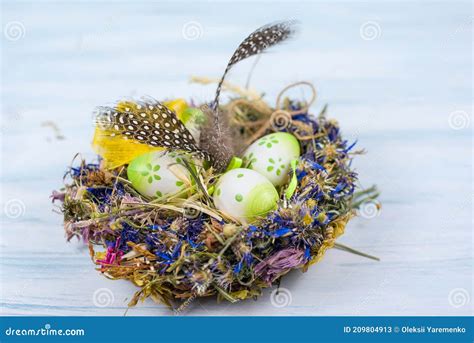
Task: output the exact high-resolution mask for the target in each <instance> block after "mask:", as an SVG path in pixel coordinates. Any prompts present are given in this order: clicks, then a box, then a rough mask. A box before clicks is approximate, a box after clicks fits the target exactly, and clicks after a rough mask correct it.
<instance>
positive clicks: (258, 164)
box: [243, 132, 300, 186]
mask: <svg viewBox="0 0 474 343" xmlns="http://www.w3.org/2000/svg"><path fill="white" fill-rule="evenodd" d="M299 156H300V144H299V142H298V140H297V139H296V137H295V136H293V135H292V134H290V133H287V132H276V133H271V134H269V135H266V136H263V137H262V138H260V139H258V140H257V141H255V142H254V143H252V144H251V145H250V146H249V147H248V148H247V150H246V151H245V153H244V155H243V161H244V165H243V166H244V167H246V168H250V169H252V170H255V171H257V172H259V173H260V174H262V175H263V176H265V177H266V178H267V179H268V180H270V181H271V182H272V184H273V185H275V186H281V185H283V184H285V183H286V182H287V181H288V178H289V171H290V163H291V161H292V160H294V159H297V158H298V157H299Z"/></svg>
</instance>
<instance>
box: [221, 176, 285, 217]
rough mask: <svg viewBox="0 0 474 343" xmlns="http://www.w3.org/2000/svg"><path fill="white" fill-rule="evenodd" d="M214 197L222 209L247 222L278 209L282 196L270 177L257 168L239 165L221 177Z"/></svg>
mask: <svg viewBox="0 0 474 343" xmlns="http://www.w3.org/2000/svg"><path fill="white" fill-rule="evenodd" d="M213 199H214V204H215V205H216V207H217V208H218V209H219V210H221V211H222V212H224V213H226V214H229V215H231V216H232V217H234V218H236V219H238V220H240V221H241V222H244V223H247V222H252V221H253V220H255V219H256V218H258V217H262V216H265V215H267V214H268V212H270V211H272V210H274V209H276V207H277V203H278V199H279V196H278V192H277V190H276V189H275V187H274V186H273V185H272V183H271V182H270V181H269V180H268V179H267V178H265V177H264V176H262V175H261V174H259V173H257V172H255V171H253V170H250V169H243V168H237V169H232V170H230V171H228V172H227V173H225V174H224V175H222V176H221V177H220V179H219V181H218V182H217V185H216V190H215V192H214V198H213Z"/></svg>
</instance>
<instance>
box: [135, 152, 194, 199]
mask: <svg viewBox="0 0 474 343" xmlns="http://www.w3.org/2000/svg"><path fill="white" fill-rule="evenodd" d="M178 161H179V156H178V155H176V154H174V153H165V152H162V151H154V152H150V153H146V154H143V155H140V156H138V157H137V158H135V159H134V160H133V161H132V162H131V163H130V164H129V165H128V168H127V176H128V179H129V180H130V182H131V183H132V186H133V188H135V189H136V190H137V191H138V192H139V193H140V194H142V195H146V196H149V197H158V198H160V197H163V196H167V195H171V194H174V193H177V192H179V191H181V190H182V189H183V188H184V187H185V182H184V181H183V179H182V177H185V178H187V179H189V172H188V171H187V169H186V168H185V167H184V166H182V165H180V164H179V163H178ZM178 175H179V177H178Z"/></svg>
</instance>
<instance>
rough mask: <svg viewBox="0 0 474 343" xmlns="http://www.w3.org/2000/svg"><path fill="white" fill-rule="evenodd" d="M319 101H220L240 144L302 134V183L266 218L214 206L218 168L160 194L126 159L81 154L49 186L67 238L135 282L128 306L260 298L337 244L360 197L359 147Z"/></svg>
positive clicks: (112, 274) (101, 266)
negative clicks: (153, 195)
mask: <svg viewBox="0 0 474 343" xmlns="http://www.w3.org/2000/svg"><path fill="white" fill-rule="evenodd" d="M313 100H314V99H312V100H311V101H309V102H306V103H305V102H297V101H292V100H289V99H288V98H283V97H279V98H278V99H277V102H276V106H275V107H271V106H269V105H268V104H267V103H266V102H264V101H263V100H261V99H254V98H252V97H249V95H248V94H245V96H243V95H240V96H238V97H236V98H234V99H233V100H232V101H230V102H228V103H227V104H225V105H223V106H222V109H223V110H224V111H226V112H227V114H228V115H229V118H231V120H230V121H231V127H232V129H233V130H234V131H235V132H237V134H239V135H240V137H241V139H240V140H239V141H240V142H244V144H243V145H247V144H249V143H250V142H252V141H254V140H255V139H258V138H259V137H262V136H264V135H265V134H268V133H271V132H275V131H284V132H289V133H292V134H293V135H294V136H295V137H297V138H298V140H299V142H300V146H301V156H300V158H299V160H298V162H297V164H296V169H295V170H294V172H295V175H296V179H297V186H296V189H294V190H293V192H292V193H291V194H290V196H289V197H288V196H287V193H285V189H286V186H285V187H281V189H279V191H280V194H281V195H280V200H279V203H278V208H277V209H276V210H274V211H272V212H270V213H268V214H267V215H266V216H265V217H262V218H259V219H258V220H257V221H255V222H252V223H251V224H242V223H239V222H236V221H234V220H230V219H229V218H228V217H226V215H225V214H223V213H221V212H220V211H218V210H217V209H216V208H215V207H214V205H213V203H212V198H211V197H209V196H208V195H209V194H204V193H205V190H208V189H211V188H212V185H213V184H215V182H216V179H217V178H218V176H219V174H216V173H215V172H214V171H213V170H212V168H211V169H207V170H206V169H204V168H202V169H198V170H197V172H196V173H197V174H199V175H198V176H199V178H198V179H199V180H200V187H197V188H198V190H197V191H195V192H194V195H193V196H191V197H185V198H183V197H172V198H168V199H164V200H163V199H161V200H160V199H158V200H157V199H150V198H147V197H144V196H142V195H140V194H139V193H137V192H136V191H135V190H134V189H133V188H132V187H131V185H130V183H129V182H128V180H127V173H126V166H122V167H118V168H115V169H106V168H105V167H104V165H103V163H102V162H101V161H100V160H99V163H96V164H91V163H86V162H85V161H81V162H80V164H79V165H78V166H75V167H71V168H70V169H69V170H68V171H67V174H66V178H65V180H66V181H65V187H64V188H63V189H62V190H61V191H60V192H54V194H53V200H56V199H57V200H60V202H61V206H60V207H61V210H62V213H63V214H64V227H65V231H66V234H67V238H68V240H70V239H71V238H73V237H79V238H81V239H83V240H84V241H86V242H87V243H88V244H89V248H90V253H91V257H92V259H93V261H94V263H95V265H96V267H97V270H98V271H99V272H100V273H102V274H103V275H104V276H106V277H108V278H111V279H127V280H130V281H131V282H133V283H134V284H135V285H136V286H137V287H139V290H138V291H137V292H136V293H135V295H134V297H133V298H132V300H131V301H130V303H129V305H130V306H133V305H135V304H136V303H137V302H138V301H139V300H144V299H145V298H147V297H151V298H152V299H153V300H155V301H156V302H159V303H163V304H166V305H168V306H170V307H171V308H173V309H175V310H176V311H181V310H182V309H183V308H184V307H185V306H187V304H189V302H190V301H191V300H192V299H194V298H196V297H209V296H217V298H218V300H223V299H225V300H228V301H231V302H235V301H239V300H244V299H247V298H255V297H257V296H259V295H260V294H261V293H262V290H263V289H264V288H266V287H270V286H272V285H274V284H275V283H278V282H279V281H280V279H281V278H282V277H283V276H284V275H285V274H287V273H288V272H289V271H291V270H293V269H301V270H302V271H306V270H307V269H308V267H309V266H310V265H312V264H314V263H316V262H318V261H319V260H320V259H321V258H322V256H323V255H324V253H325V251H326V250H327V249H328V248H331V247H333V246H334V244H335V239H336V238H337V237H338V236H340V235H342V234H343V233H344V228H345V226H346V224H347V223H348V221H349V220H350V219H351V218H352V217H353V215H354V207H355V206H357V205H358V204H360V199H359V195H360V194H358V193H357V192H355V188H356V187H355V183H356V180H357V177H356V173H355V172H354V171H353V170H352V169H351V167H350V166H351V159H352V156H353V155H355V154H357V153H358V152H357V151H352V149H353V144H350V143H348V142H347V141H346V140H344V139H343V138H342V136H341V133H340V129H339V126H338V124H337V122H336V121H335V120H330V119H327V118H326V114H325V112H326V111H325V109H324V110H323V111H322V112H321V113H320V114H319V115H318V116H313V115H311V114H309V113H308V108H309V105H310V104H311V102H312V101H313ZM362 193H363V192H361V194H362Z"/></svg>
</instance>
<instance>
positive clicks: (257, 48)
mask: <svg viewBox="0 0 474 343" xmlns="http://www.w3.org/2000/svg"><path fill="white" fill-rule="evenodd" d="M294 24H295V22H294V21H282V22H276V23H272V24H267V25H264V26H262V27H260V28H258V29H257V30H255V31H254V32H252V33H251V34H250V35H249V36H248V37H247V38H245V39H244V40H243V41H242V43H240V45H239V46H238V47H237V49H236V50H235V51H234V53H233V54H232V57H231V58H230V60H229V62H228V63H227V67H226V68H225V71H224V74H223V75H222V77H221V78H220V81H219V83H218V84H217V89H216V94H215V97H214V101H213V102H212V104H211V107H210V109H209V110H208V111H207V115H208V120H207V122H206V125H205V126H204V129H205V134H204V135H201V139H200V146H201V148H202V149H203V150H205V151H206V152H207V153H208V154H209V155H210V156H211V157H212V159H213V161H214V166H215V167H216V169H217V170H219V171H222V170H224V169H225V168H226V166H227V164H228V163H229V161H230V160H231V158H232V156H233V155H234V153H235V152H234V149H233V139H232V137H231V135H230V129H229V125H228V119H227V118H226V116H225V115H220V114H219V96H220V93H221V89H222V85H223V83H224V80H225V78H226V76H227V74H228V72H229V70H230V69H231V68H232V67H233V66H234V65H235V64H237V63H238V62H240V61H242V60H244V59H246V58H248V57H250V56H254V55H258V54H260V53H262V52H264V51H266V50H267V49H268V48H270V47H272V46H275V45H277V44H279V43H281V42H283V41H285V40H287V39H288V38H290V37H291V36H293V34H294V32H295V25H294Z"/></svg>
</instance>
